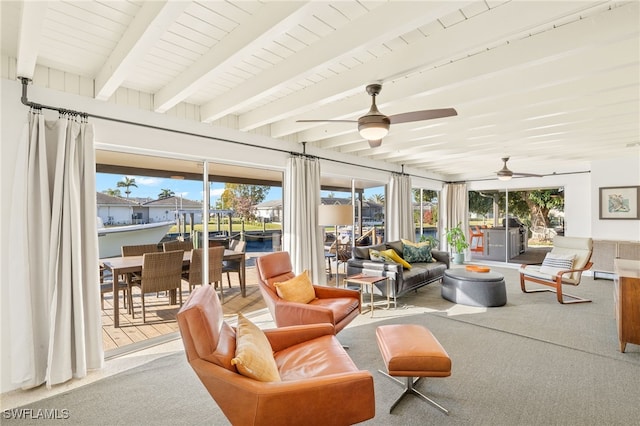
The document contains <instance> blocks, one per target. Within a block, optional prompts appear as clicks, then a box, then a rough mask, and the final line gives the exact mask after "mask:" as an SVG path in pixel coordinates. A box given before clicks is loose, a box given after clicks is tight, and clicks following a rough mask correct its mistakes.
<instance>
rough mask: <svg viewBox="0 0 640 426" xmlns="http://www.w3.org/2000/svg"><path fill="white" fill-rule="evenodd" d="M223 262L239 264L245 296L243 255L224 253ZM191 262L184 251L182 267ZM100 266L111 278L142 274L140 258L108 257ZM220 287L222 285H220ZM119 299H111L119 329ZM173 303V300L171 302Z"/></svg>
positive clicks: (114, 283) (101, 261)
mask: <svg viewBox="0 0 640 426" xmlns="http://www.w3.org/2000/svg"><path fill="white" fill-rule="evenodd" d="M223 260H234V261H239V262H240V292H241V294H242V297H246V296H247V291H246V274H245V253H243V252H237V251H233V250H227V249H225V251H224V257H223ZM190 262H191V251H185V252H184V257H183V263H184V265H189V263H190ZM100 264H101V265H102V266H104V268H105V269H106V270H109V271H111V274H112V276H113V277H117V276H119V275H122V274H132V273H138V274H141V273H142V256H120V257H108V258H104V259H100ZM220 285H222V283H220ZM118 290H119V289H118V280H117V279H114V280H113V294H114V296H115V295H117V294H118ZM119 299H120V298H119V297H117V296H115V297H114V298H113V326H114V328H118V327H120V307H119ZM173 303H175V299H174V301H173Z"/></svg>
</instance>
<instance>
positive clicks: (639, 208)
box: [600, 186, 640, 220]
mask: <svg viewBox="0 0 640 426" xmlns="http://www.w3.org/2000/svg"><path fill="white" fill-rule="evenodd" d="M639 212H640V186H611V187H604V188H600V219H632V220H633V219H635V220H639V219H640V213H639Z"/></svg>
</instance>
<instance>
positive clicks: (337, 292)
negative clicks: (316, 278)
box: [313, 285, 360, 300]
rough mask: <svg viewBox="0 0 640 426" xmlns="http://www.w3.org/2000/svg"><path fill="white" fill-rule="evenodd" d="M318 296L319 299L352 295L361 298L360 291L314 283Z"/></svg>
mask: <svg viewBox="0 0 640 426" xmlns="http://www.w3.org/2000/svg"><path fill="white" fill-rule="evenodd" d="M313 289H314V290H315V292H316V297H317V298H319V299H332V298H336V297H352V298H354V299H358V300H360V292H358V291H356V290H350V289H347V288H336V287H327V286H323V285H314V286H313Z"/></svg>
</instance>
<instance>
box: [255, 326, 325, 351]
mask: <svg viewBox="0 0 640 426" xmlns="http://www.w3.org/2000/svg"><path fill="white" fill-rule="evenodd" d="M264 334H265V335H266V336H267V339H268V340H269V343H270V344H271V349H273V350H274V352H278V351H281V350H283V349H286V348H288V347H290V346H293V345H297V344H299V343H303V342H306V341H309V340H312V339H316V338H318V337H321V336H326V335H330V336H333V335H334V334H335V329H334V327H333V326H332V325H331V324H326V323H324V324H309V325H292V326H289V327H280V328H273V329H269V330H264Z"/></svg>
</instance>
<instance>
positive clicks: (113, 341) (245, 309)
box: [102, 253, 344, 356]
mask: <svg viewBox="0 0 640 426" xmlns="http://www.w3.org/2000/svg"><path fill="white" fill-rule="evenodd" d="M252 255H254V256H255V254H253V253H252ZM249 257H250V256H247V258H249ZM247 263H248V264H249V265H252V264H253V262H249V261H247ZM343 268H344V267H341V270H340V275H341V276H342V277H344V273H343ZM256 273H257V272H256V268H255V266H247V268H246V274H247V287H246V290H247V292H246V293H247V295H246V297H242V296H241V294H240V283H239V280H238V274H236V273H231V288H229V285H228V284H227V277H226V275H223V277H222V283H223V285H224V304H223V305H222V308H223V310H224V313H225V316H227V317H234V316H235V315H236V314H237V313H238V312H242V313H243V314H248V313H251V312H254V311H257V310H260V309H263V308H266V305H265V303H264V300H263V299H262V294H260V289H259V288H258V278H257V275H256ZM333 274H334V275H333V277H332V281H330V282H328V283H327V285H334V282H335V265H334V267H333ZM341 279H342V278H341ZM188 296H189V287H188V285H187V283H186V282H185V281H183V286H182V300H183V302H184V301H186V300H187V297H188ZM112 303H113V294H111V293H108V294H105V296H104V309H103V310H102V342H103V346H104V351H105V353H107V352H109V351H116V350H119V349H121V348H123V347H126V346H127V345H132V344H141V342H144V341H145V340H149V339H153V338H159V337H161V336H164V335H167V334H171V333H175V332H178V323H177V322H176V314H177V313H178V310H179V309H180V306H179V305H169V299H168V297H167V296H164V295H162V294H161V295H160V297H156V296H155V295H154V294H147V295H146V296H145V305H146V311H147V322H146V324H143V322H142V305H141V302H140V293H138V291H137V289H135V290H134V291H133V306H134V308H135V315H136V317H135V319H134V318H132V317H131V315H129V314H128V313H127V310H126V309H124V308H123V305H122V296H120V328H114V327H113V305H112ZM108 355H109V354H108V353H107V356H108Z"/></svg>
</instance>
